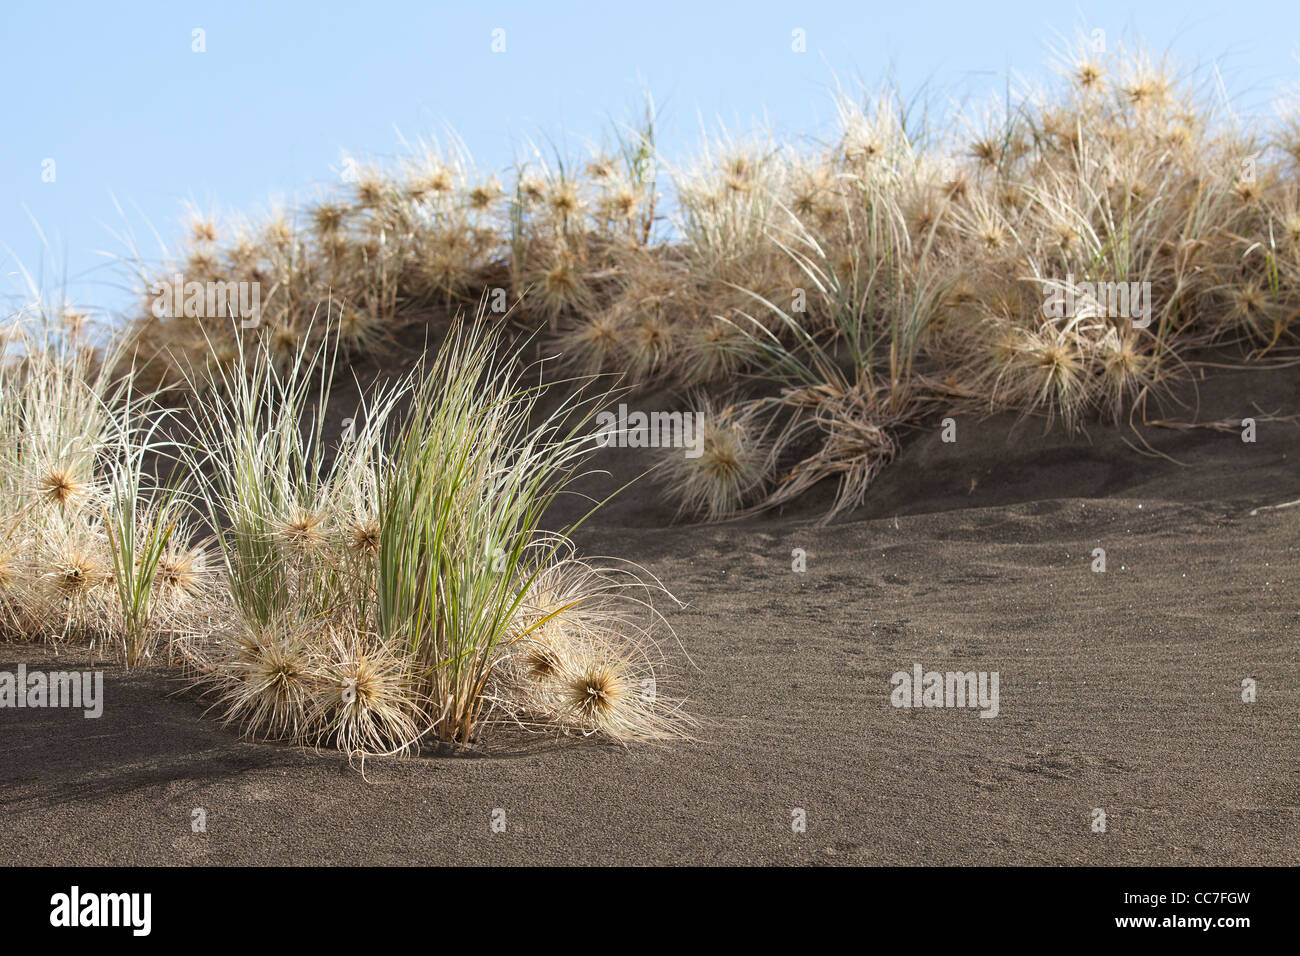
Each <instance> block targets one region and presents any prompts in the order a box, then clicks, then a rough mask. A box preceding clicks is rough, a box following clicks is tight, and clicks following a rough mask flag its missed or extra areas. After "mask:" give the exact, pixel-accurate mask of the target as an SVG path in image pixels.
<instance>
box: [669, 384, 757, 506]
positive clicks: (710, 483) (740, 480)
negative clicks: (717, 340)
mask: <svg viewBox="0 0 1300 956" xmlns="http://www.w3.org/2000/svg"><path fill="white" fill-rule="evenodd" d="M692 404H694V405H695V410H694V411H688V412H684V413H683V415H695V416H696V419H695V420H696V421H697V422H698V423H699V424H698V426H697V427H698V429H699V433H698V434H697V435H696V436H695V439H696V443H697V444H696V445H695V446H693V447H690V448H668V449H665V450H664V452H663V461H662V463H661V464H660V469H661V478H660V481H661V483H662V484H663V485H664V489H665V493H666V494H667V495H668V496H669V497H670V498H672V499H674V500H676V501H677V502H678V503H679V504H678V516H679V517H681V516H683V515H685V516H689V517H692V518H701V519H703V520H705V521H719V520H722V519H724V518H728V517H731V516H733V515H735V514H736V513H737V512H739V511H740V510H741V509H742V508H744V507H746V506H748V505H750V504H753V503H754V502H755V501H756V500H757V499H758V498H759V497H761V495H762V493H763V491H764V485H765V484H766V482H767V481H768V480H769V477H770V475H769V470H770V458H771V451H772V449H771V447H770V442H768V440H767V430H768V423H767V422H766V421H765V420H764V419H763V417H762V416H760V415H757V414H754V406H753V405H748V406H746V405H739V404H736V403H729V404H726V405H722V406H720V407H718V406H715V405H714V404H713V403H712V402H711V401H710V400H709V399H708V398H707V397H705V396H697V397H696V399H695V400H694V402H693V403H692Z"/></svg>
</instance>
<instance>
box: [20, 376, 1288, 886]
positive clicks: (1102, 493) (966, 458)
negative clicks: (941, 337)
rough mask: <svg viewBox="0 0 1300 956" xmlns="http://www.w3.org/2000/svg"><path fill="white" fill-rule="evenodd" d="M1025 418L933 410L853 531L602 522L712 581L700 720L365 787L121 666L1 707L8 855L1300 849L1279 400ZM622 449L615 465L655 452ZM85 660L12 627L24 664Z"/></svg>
mask: <svg viewBox="0 0 1300 956" xmlns="http://www.w3.org/2000/svg"><path fill="white" fill-rule="evenodd" d="M1200 398H1201V402H1202V405H1201V409H1200V417H1201V419H1202V420H1212V419H1217V418H1221V417H1228V416H1233V417H1236V418H1238V419H1239V418H1241V417H1244V416H1245V415H1248V414H1250V415H1257V412H1256V411H1255V410H1254V409H1252V408H1251V407H1250V403H1251V402H1257V403H1258V404H1259V405H1260V407H1261V408H1263V409H1264V410H1265V411H1266V412H1275V411H1281V412H1282V413H1283V414H1294V413H1295V412H1296V411H1297V410H1300V374H1297V371H1296V370H1295V369H1290V370H1286V371H1283V372H1275V373H1254V374H1241V373H1231V374H1221V375H1219V376H1217V377H1212V378H1211V379H1209V380H1207V381H1206V382H1204V383H1202V386H1201V390H1200ZM638 405H639V406H640V407H645V408H657V407H666V406H663V405H656V404H655V403H654V402H653V401H651V400H646V401H640V402H638ZM1013 426H1014V422H1012V421H1011V420H1010V419H1006V418H998V419H993V420H989V421H986V422H977V421H974V420H969V421H967V420H963V421H961V422H959V425H958V428H959V431H958V439H959V440H958V442H957V443H956V444H947V445H946V444H943V443H941V442H940V441H939V440H938V434H937V429H936V430H935V431H934V432H933V433H925V434H920V433H918V434H914V435H912V436H910V437H909V438H908V439H907V441H906V445H905V449H904V452H903V454H902V455H901V456H900V458H899V460H898V462H896V463H895V464H894V465H893V466H891V467H890V468H889V469H888V470H887V471H886V472H885V473H884V474H883V475H882V476H881V478H880V479H879V480H878V482H877V485H876V487H875V488H874V489H873V491H872V493H871V495H870V498H869V503H868V506H867V507H866V508H865V509H863V510H862V511H861V512H860V513H858V514H856V515H853V516H851V517H850V518H847V519H844V520H841V521H840V522H838V523H837V524H835V525H834V526H832V527H829V528H818V527H815V526H813V525H812V524H810V523H809V521H808V519H809V517H815V516H816V515H817V514H818V513H819V508H820V506H823V505H824V504H825V501H826V497H824V496H823V497H821V498H819V499H818V500H817V501H810V502H808V503H806V507H805V506H804V505H803V503H801V507H800V508H799V509H795V510H791V511H788V512H787V513H786V514H784V515H774V516H765V517H761V518H757V519H752V520H748V521H745V522H741V523H736V524H730V525H722V526H712V527H690V528H685V527H668V526H666V525H667V520H668V517H669V515H668V513H667V512H665V510H664V509H663V506H662V505H661V504H660V503H659V501H658V498H657V496H656V495H655V494H654V492H653V489H652V488H651V487H649V486H648V483H647V486H646V487H641V486H637V487H635V488H634V489H633V490H632V491H630V492H628V493H627V494H626V495H625V496H624V497H622V498H621V499H619V500H618V501H616V502H615V503H614V504H612V505H611V506H610V507H609V508H608V510H606V511H605V512H604V513H602V514H601V515H599V516H598V517H597V518H596V519H593V522H592V523H591V525H590V526H588V527H584V528H583V529H582V530H581V531H580V533H579V535H578V538H579V542H580V544H581V546H582V548H583V550H584V552H585V553H587V554H609V555H616V556H620V557H625V558H629V559H632V560H634V561H637V562H639V563H641V564H642V565H644V566H645V567H646V568H647V569H648V570H650V571H651V572H653V573H654V574H655V575H657V576H658V577H659V578H660V579H661V580H662V581H663V583H664V584H665V585H666V586H667V587H668V588H669V589H670V590H672V591H673V592H674V593H675V594H676V595H677V596H678V597H679V598H680V599H681V600H682V601H683V602H685V603H686V604H687V605H688V606H687V607H686V608H685V609H681V610H671V609H669V608H668V607H667V606H665V607H664V609H665V611H666V612H667V613H668V617H669V620H670V621H671V622H672V624H673V625H674V627H675V628H676V630H677V634H678V636H679V638H680V641H681V643H682V645H683V646H684V648H685V649H686V650H687V651H689V653H690V655H691V657H692V658H693V660H694V665H695V666H694V667H691V666H689V665H687V664H686V663H685V661H684V659H682V657H681V655H680V654H678V655H677V665H678V666H677V668H676V670H675V671H674V673H673V674H672V675H671V681H669V682H666V684H665V688H664V689H665V692H668V693H671V694H674V695H677V696H683V697H686V698H688V699H689V704H688V708H689V710H690V711H691V713H693V714H694V715H696V716H697V717H698V718H699V719H700V721H701V726H700V728H699V730H698V736H699V740H698V741H695V742H691V743H680V744H673V745H667V746H660V747H644V746H637V747H633V748H631V749H630V750H628V749H623V748H621V747H616V746H608V745H594V744H590V743H583V742H574V741H567V742H559V743H550V742H549V741H546V740H533V741H531V742H530V741H524V742H522V743H520V744H519V745H518V746H516V745H515V744H516V742H515V741H514V738H513V737H511V736H509V735H507V736H506V737H504V738H503V739H502V740H501V741H500V742H499V743H498V745H497V749H496V752H493V753H490V754H487V755H483V756H475V757H449V756H437V755H425V756H422V757H418V758H415V759H406V760H378V759H376V760H371V761H369V762H368V763H367V765H366V779H363V778H362V777H361V776H360V775H359V774H358V773H357V772H356V771H355V770H354V769H351V768H349V766H348V764H347V761H346V760H345V759H344V758H343V757H341V756H340V755H338V754H335V753H326V754H316V753H314V752H303V751H301V750H298V749H296V748H293V747H287V746H282V745H275V744H257V743H250V742H247V741H244V740H240V739H238V738H237V737H236V736H235V735H234V734H233V733H232V732H230V731H228V730H226V729H223V728H222V727H220V726H219V725H218V724H216V723H215V722H213V721H211V720H205V719H202V718H201V715H202V712H203V705H202V703H201V702H200V701H199V700H197V699H196V698H195V697H194V696H193V695H191V694H188V693H178V692H177V690H178V685H177V683H176V681H175V679H174V678H172V677H170V676H168V675H166V674H163V673H158V672H152V673H140V674H133V675H125V674H123V673H122V671H121V670H120V669H119V668H116V667H112V666H108V667H106V668H105V670H106V697H107V704H106V709H105V713H104V716H103V717H102V718H101V719H99V720H86V719H84V718H83V717H82V716H81V715H80V713H69V712H61V711H54V710H21V711H13V710H5V711H0V756H2V758H3V759H2V760H0V863H2V864H4V865H14V864H191V863H205V864H217V863H223V864H232V863H233V864H282V863H300V864H439V863H520V864H551V863H587V864H600V863H626V864H652V863H706V864H707V863H754V864H790V863H793V864H798V863H857V864H973V863H983V864H1062V863H1089V864H1126V863H1127V864H1265V863H1267V864H1294V863H1295V862H1297V858H1298V857H1300V758H1298V754H1300V730H1298V728H1297V724H1298V721H1300V667H1298V666H1297V653H1298V648H1300V600H1298V599H1300V508H1295V509H1291V510H1286V511H1272V512H1264V513H1261V514H1258V515H1256V516H1250V515H1249V514H1248V512H1249V510H1250V509H1251V508H1252V507H1254V506H1257V505H1267V504H1277V503H1280V502H1283V501H1288V500H1291V499H1294V498H1296V497H1300V426H1297V425H1295V424H1289V423H1269V422H1261V423H1260V425H1259V436H1258V441H1257V442H1256V443H1255V444H1245V443H1243V442H1242V441H1241V440H1240V437H1239V435H1237V434H1223V433H1219V432H1215V431H1209V430H1195V431H1190V432H1175V431H1169V430H1163V429H1144V430H1143V434H1144V435H1146V436H1147V437H1148V438H1149V439H1150V440H1151V441H1152V443H1153V444H1155V445H1156V446H1157V447H1159V448H1160V449H1161V450H1162V451H1163V452H1165V453H1166V454H1168V455H1171V456H1173V457H1174V458H1176V459H1178V460H1179V461H1180V462H1181V463H1182V464H1174V463H1172V462H1170V461H1167V460H1164V459H1160V458H1151V457H1143V456H1140V455H1138V454H1137V453H1135V452H1134V451H1132V450H1131V449H1130V448H1129V447H1128V446H1127V445H1126V444H1125V443H1124V440H1123V439H1124V438H1125V437H1126V436H1127V437H1128V438H1130V440H1132V439H1133V433H1132V432H1130V431H1129V430H1128V429H1126V428H1105V427H1101V426H1096V425H1094V426H1091V427H1090V429H1089V432H1090V437H1084V436H1080V437H1077V438H1074V439H1069V438H1066V437H1064V436H1062V435H1061V434H1060V433H1059V431H1053V432H1052V433H1050V434H1048V435H1047V436H1044V435H1043V434H1042V423H1041V422H1036V421H1030V422H1026V423H1022V424H1020V425H1019V426H1016V427H1013ZM604 455H605V456H606V463H607V464H609V465H610V467H611V468H613V469H614V470H615V471H617V472H618V477H619V478H620V479H625V478H626V477H628V476H630V475H631V474H634V473H635V472H636V470H637V469H638V468H639V467H640V459H639V458H638V455H637V453H632V452H622V453H616V452H606V453H604ZM972 483H973V486H972ZM821 491H822V490H821V489H819V493H820V492H821ZM1095 547H1102V548H1105V549H1106V552H1107V559H1108V570H1107V572H1106V573H1105V574H1096V573H1093V572H1092V571H1091V570H1090V565H1091V563H1092V557H1091V551H1092V549H1093V548H1095ZM793 548H804V549H806V551H807V572H806V573H804V574H796V573H794V572H792V571H791V550H792V549H793ZM81 654H82V652H80V651H65V652H64V653H63V655H62V656H61V657H59V658H57V659H56V658H54V657H53V656H52V652H51V651H50V650H49V649H48V648H45V647H40V646H36V647H30V646H22V647H19V646H13V645H4V646H0V670H13V669H14V668H15V667H16V665H17V664H18V663H19V662H20V661H25V662H27V663H28V666H29V667H38V666H39V667H42V668H54V667H58V668H63V667H67V666H73V667H76V666H82V665H83V658H82V657H81ZM914 663H920V664H922V665H923V666H924V667H925V669H927V670H930V669H934V670H940V671H946V670H985V671H994V670H996V671H998V672H999V674H1000V678H1001V701H1000V706H1001V712H1000V714H999V716H998V717H996V718H995V719H992V720H988V719H980V718H979V717H978V716H977V713H976V712H975V711H969V710H967V711H960V710H950V709H939V710H935V709H918V710H905V709H895V708H893V707H891V706H890V690H891V688H890V684H889V678H890V675H891V674H892V673H894V672H895V671H898V670H910V669H911V667H912V665H913V664H914ZM1246 677H1251V678H1254V679H1255V680H1256V681H1257V682H1258V700H1257V701H1256V702H1255V703H1251V704H1247V703H1243V702H1242V699H1241V682H1242V679H1243V678H1246ZM196 807H202V808H204V809H205V810H206V814H207V832H206V833H202V834H197V833H194V832H192V830H191V811H192V809H193V808H196ZM497 808H502V809H504V810H505V814H506V816H505V819H506V823H507V826H506V829H505V830H504V832H494V830H493V827H492V818H493V813H494V810H496V809H497ZM795 808H800V809H802V810H803V811H805V813H806V819H807V830H806V833H802V834H796V833H793V832H792V829H791V819H792V810H794V809H795ZM1093 808H1101V809H1103V810H1104V811H1105V813H1106V814H1107V824H1108V826H1107V831H1106V832H1105V833H1094V832H1092V829H1091V827H1090V820H1091V812H1092V810H1093Z"/></svg>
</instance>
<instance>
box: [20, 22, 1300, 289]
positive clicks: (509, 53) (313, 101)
mask: <svg viewBox="0 0 1300 956" xmlns="http://www.w3.org/2000/svg"><path fill="white" fill-rule="evenodd" d="M1078 28H1082V29H1084V30H1085V31H1089V32H1090V31H1091V30H1093V29H1098V28H1099V29H1103V30H1105V31H1106V35H1107V39H1108V43H1114V42H1116V41H1121V40H1126V39H1132V38H1134V37H1137V38H1140V39H1142V40H1143V41H1144V42H1145V43H1146V44H1148V45H1149V46H1150V47H1152V48H1153V49H1154V50H1156V51H1157V52H1163V51H1168V52H1170V53H1171V54H1173V55H1174V56H1175V57H1176V58H1177V59H1178V60H1179V61H1180V62H1182V63H1184V64H1187V65H1190V66H1201V67H1205V68H1211V67H1214V66H1217V68H1218V69H1219V70H1220V71H1222V73H1223V76H1224V81H1225V84H1226V86H1227V88H1228V90H1229V91H1230V92H1231V93H1232V94H1233V96H1234V102H1235V104H1236V105H1237V106H1238V107H1239V108H1240V109H1241V111H1242V112H1246V113H1252V112H1253V113H1256V114H1261V115H1262V114H1263V113H1265V112H1266V111H1268V110H1269V109H1271V107H1272V105H1273V102H1274V100H1275V99H1276V98H1277V97H1278V95H1279V94H1281V93H1283V91H1285V90H1287V89H1291V88H1294V83H1295V81H1296V80H1298V79H1300V4H1297V2H1296V0H1282V2H1270V0H1249V2H1243V3H1225V2H1222V0H1216V2H1212V3H1205V2H1199V3H1198V2H1190V3H1189V2H1163V0H1153V2H1132V3H1120V2H1091V3H1078V4H1073V3H1061V4H1053V3H1050V2H1037V3H1030V2H1015V3H987V4H980V3H968V2H962V3H925V2H919V0H918V2H909V0H890V2H883V3H882V2H877V0H842V2H841V0H836V2H817V0H785V2H766V0H746V2H738V3H718V2H708V0H694V2H677V0H657V2H653V3H650V4H641V3H628V2H626V0H607V2H599V3H596V2H593V3H588V2H567V3H565V2H552V3H548V2H541V0H534V2H518V3H499V2H475V3H467V2H465V3H443V2H430V0H424V2H416V0H407V2H384V0H362V2H354V3H333V2H322V0H312V2H301V3H289V2H282V3H275V2H271V0H265V2H232V0H221V2H202V3H185V2H156V3H155V2H130V0H123V2H111V3H103V2H78V3H59V2H54V0H45V2H22V0H0V82H2V83H3V88H4V92H5V95H4V98H3V101H4V106H3V108H2V111H0V116H2V117H3V125H2V126H0V182H2V183H3V184H4V189H3V191H2V192H0V289H3V290H4V291H12V290H13V289H15V288H16V280H15V276H14V273H15V270H16V264H15V260H19V261H21V262H22V263H23V264H24V265H25V266H27V267H28V268H29V269H31V270H32V271H33V272H34V273H35V272H37V271H38V270H40V269H43V270H44V280H45V283H46V285H47V286H51V287H53V286H57V285H59V284H60V283H61V282H63V277H64V275H65V274H66V276H67V288H68V291H69V295H70V297H71V298H72V299H73V300H74V301H77V302H79V303H81V304H84V305H97V306H101V307H118V306H121V305H123V304H124V303H125V302H126V301H127V299H126V297H125V296H124V294H123V292H122V291H121V290H120V288H115V287H117V286H120V285H121V283H122V282H123V279H122V275H121V271H120V267H114V266H113V265H111V264H110V263H109V260H107V259H105V258H104V257H102V256H100V255H97V254H96V252H97V250H108V251H113V252H118V253H121V252H123V251H124V249H123V246H122V244H121V243H120V242H119V240H118V239H115V238H114V236H113V231H118V232H120V231H121V230H122V229H123V228H124V227H125V226H126V225H127V224H129V225H130V226H131V227H132V228H133V229H134V230H135V232H136V235H137V237H138V238H140V240H141V245H142V250H141V251H142V252H143V253H144V254H145V255H147V256H156V255H157V254H158V245H157V242H156V241H155V240H154V239H153V238H152V236H151V235H150V231H149V230H150V227H151V225H152V227H154V228H157V229H158V230H159V232H161V233H162V234H163V235H164V236H165V237H166V238H168V240H169V241H170V240H171V239H172V238H174V237H175V236H176V235H177V234H178V230H179V225H178V224H179V223H180V221H181V217H182V214H183V203H184V201H185V200H187V199H189V200H193V201H194V202H196V203H197V204H198V205H199V206H200V207H202V208H204V209H216V210H230V209H234V210H244V211H253V210H256V209H257V208H259V207H263V206H265V204H266V202H267V201H268V200H269V199H271V198H272V197H276V196H279V197H283V198H285V199H289V200H292V199H293V198H294V197H300V198H301V197H306V196H309V195H311V194H312V192H313V186H314V185H315V184H320V183H328V182H331V181H337V177H338V172H339V170H340V169H341V156H342V153H343V151H348V152H350V153H354V154H359V155H362V156H367V155H368V156H374V157H382V156H386V155H395V154H400V153H401V152H402V148H401V140H400V138H399V132H400V133H401V134H402V135H405V136H406V137H407V138H410V139H414V138H415V137H417V136H422V135H423V136H428V135H429V134H436V133H438V132H440V131H442V130H445V129H446V128H447V127H451V128H453V129H455V130H456V131H457V132H458V133H459V134H460V136H461V137H462V138H463V139H464V141H465V143H466V144H467V145H468V147H469V148H470V150H471V152H472V153H473V155H474V156H475V158H476V160H477V161H478V162H479V163H480V165H482V166H485V167H488V168H489V169H500V168H504V167H505V166H507V165H508V164H509V163H510V161H511V158H512V157H513V156H514V155H516V154H517V153H519V152H521V151H522V149H523V147H524V145H525V144H526V143H527V141H528V140H529V138H532V139H538V140H542V141H546V140H547V139H548V138H549V139H551V140H558V139H563V138H565V137H568V138H569V139H570V141H571V142H573V143H575V144H581V143H582V142H583V141H584V139H587V138H590V139H594V140H598V139H599V137H600V133H601V131H602V129H603V128H607V126H608V124H609V122H610V121H611V120H622V119H625V118H627V117H628V116H629V115H630V112H631V110H632V109H633V108H634V107H635V105H636V104H637V103H638V101H639V98H640V97H641V95H642V93H643V91H648V92H649V93H651V94H652V95H653V96H654V98H655V100H656V101H657V103H658V105H659V107H660V110H661V126H660V145H661V149H662V150H663V152H664V153H665V154H666V155H667V156H668V157H669V158H670V159H672V158H674V157H677V156H682V155H684V154H686V153H688V152H689V150H690V147H691V144H692V143H694V142H695V141H697V139H698V133H699V129H700V120H701V117H703V119H704V120H705V121H706V122H713V121H715V120H717V119H721V120H723V121H724V122H725V123H726V124H727V125H728V127H730V128H733V129H745V128H750V127H753V126H754V125H757V124H760V123H762V122H764V121H765V119H766V121H767V122H769V123H770V124H771V125H772V126H773V127H774V128H776V129H777V130H778V131H781V132H783V133H787V134H791V135H798V134H815V133H817V132H818V131H824V130H825V129H826V127H827V125H828V123H829V121H830V118H831V116H832V113H833V109H832V101H831V96H830V90H831V89H832V87H833V84H834V82H835V79H836V78H837V77H838V78H839V79H840V80H841V81H845V82H848V81H852V80H853V79H854V78H860V79H862V80H864V81H867V82H868V84H869V85H872V86H874V85H875V84H876V83H877V82H878V81H880V80H881V79H882V78H884V77H886V76H890V75H892V76H893V77H894V78H895V79H896V80H897V82H898V83H899V84H900V86H901V87H902V89H903V90H904V92H905V93H911V92H915V91H917V90H919V89H921V88H922V87H926V88H927V89H929V90H930V92H931V95H932V96H938V97H939V98H941V99H943V98H946V97H948V96H953V97H958V98H960V97H963V96H976V97H984V96H989V95H993V94H996V93H998V92H999V91H1001V90H1003V89H1005V84H1006V76H1007V75H1008V72H1011V71H1014V72H1017V73H1019V74H1022V75H1025V76H1028V77H1031V78H1033V77H1045V76H1046V75H1047V61H1048V45H1049V44H1051V43H1053V42H1057V43H1058V44H1059V42H1060V40H1061V39H1062V38H1064V37H1069V36H1072V35H1073V34H1074V32H1075V30H1076V29H1078ZM196 29H200V30H202V31H203V35H202V38H203V45H204V47H205V50H204V52H201V53H200V52H194V49H193V47H194V46H195V39H194V30H196ZM497 29H501V30H504V31H505V32H504V39H505V51H504V52H502V53H494V52H493V50H492V45H493V31H494V30H497ZM796 29H800V30H803V31H804V35H805V37H806V50H807V52H805V53H796V52H794V50H793V49H792V36H793V31H794V30H796ZM48 160H53V167H52V169H53V173H54V176H53V181H52V182H49V181H46V180H47V179H48V178H49V176H48V170H50V168H51V167H50V165H49V164H48V162H47V161H48ZM43 173H46V175H44V176H43ZM115 197H116V200H117V201H118V202H119V203H120V204H121V205H122V207H123V208H124V209H125V210H126V213H127V220H126V221H125V222H124V220H123V218H122V214H121V213H119V211H118V209H117V208H116V206H115V205H114V198H115ZM33 221H34V222H35V223H36V224H38V225H39V227H40V230H41V232H43V233H44V235H45V240H46V242H47V243H48V247H49V248H48V250H45V249H43V244H42V241H41V239H40V235H39V233H38V231H37V227H36V225H34V224H33Z"/></svg>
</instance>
